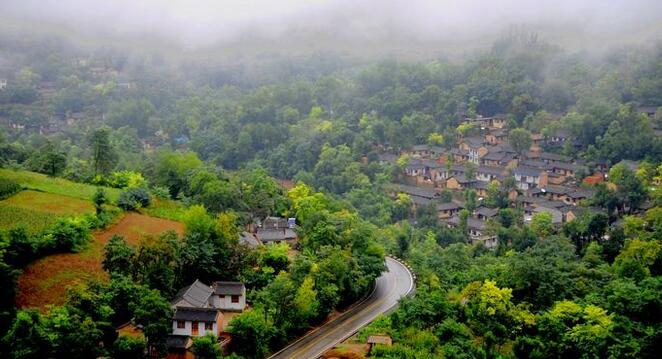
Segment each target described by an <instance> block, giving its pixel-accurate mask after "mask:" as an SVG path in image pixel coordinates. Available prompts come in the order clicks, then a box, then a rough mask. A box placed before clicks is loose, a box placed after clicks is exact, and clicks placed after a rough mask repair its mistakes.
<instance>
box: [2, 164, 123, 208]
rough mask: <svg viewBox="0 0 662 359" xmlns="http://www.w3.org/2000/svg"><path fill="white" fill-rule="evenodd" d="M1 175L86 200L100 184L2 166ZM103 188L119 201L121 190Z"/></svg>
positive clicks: (44, 190)
mask: <svg viewBox="0 0 662 359" xmlns="http://www.w3.org/2000/svg"><path fill="white" fill-rule="evenodd" d="M0 177H2V178H7V179H10V180H12V181H14V182H16V183H18V184H20V185H21V186H23V187H25V188H27V189H35V190H38V191H42V192H48V193H56V194H61V195H64V196H69V197H76V198H80V199H83V200H86V201H89V200H91V199H92V196H93V195H94V192H96V190H97V188H98V186H94V185H90V184H85V183H76V182H71V181H69V180H66V179H64V178H56V177H49V176H47V175H45V174H41V173H36V172H30V171H20V170H11V169H6V168H0ZM103 189H104V190H105V191H106V194H107V195H108V198H109V199H110V200H111V201H112V202H115V201H117V198H119V195H120V192H121V190H119V189H117V188H109V187H103Z"/></svg>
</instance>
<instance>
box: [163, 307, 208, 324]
mask: <svg viewBox="0 0 662 359" xmlns="http://www.w3.org/2000/svg"><path fill="white" fill-rule="evenodd" d="M218 313H219V311H218V309H216V308H184V307H177V308H176V309H175V315H174V316H173V318H172V319H174V320H188V321H192V322H215V321H216V317H217V316H218Z"/></svg>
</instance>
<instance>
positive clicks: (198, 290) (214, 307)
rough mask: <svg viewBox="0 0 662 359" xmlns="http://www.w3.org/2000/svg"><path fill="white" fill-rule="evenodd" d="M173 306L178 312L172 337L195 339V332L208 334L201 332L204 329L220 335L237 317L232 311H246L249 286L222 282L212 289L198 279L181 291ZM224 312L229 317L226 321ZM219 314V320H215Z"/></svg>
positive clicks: (214, 285)
mask: <svg viewBox="0 0 662 359" xmlns="http://www.w3.org/2000/svg"><path fill="white" fill-rule="evenodd" d="M170 305H171V307H172V308H173V309H174V310H175V317H174V318H173V324H172V334H173V335H189V336H190V335H193V336H196V334H192V333H204V332H205V330H203V329H201V327H202V326H205V327H207V330H213V331H214V333H215V334H216V335H218V333H221V332H223V331H224V330H225V329H227V327H228V325H229V321H230V320H231V319H232V316H233V315H234V314H233V313H230V312H234V313H241V312H243V311H244V309H246V286H244V283H241V282H223V281H219V282H214V283H213V285H211V286H209V285H207V284H204V283H202V282H200V281H199V280H196V281H195V282H193V283H192V284H191V285H189V286H186V287H184V288H182V289H181V290H180V291H179V292H178V293H177V295H176V296H175V298H174V299H173V300H172V301H171V302H170ZM224 312H225V313H226V314H227V320H226V316H224V315H223V313H224ZM205 313H206V314H205ZM216 313H218V314H219V315H220V317H218V318H216V317H215V315H216ZM212 316H214V318H212ZM186 318H198V319H200V318H205V320H197V321H196V320H194V319H191V320H187V319H186ZM212 319H213V320H212ZM212 322H214V323H216V324H213V323H212ZM205 323H206V324H205ZM202 335H204V334H202Z"/></svg>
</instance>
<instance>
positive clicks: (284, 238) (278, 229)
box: [255, 217, 298, 245]
mask: <svg viewBox="0 0 662 359" xmlns="http://www.w3.org/2000/svg"><path fill="white" fill-rule="evenodd" d="M295 228H296V219H295V218H282V217H267V218H265V219H264V220H263V221H262V223H260V224H259V225H258V226H257V229H256V231H255V237H256V238H257V239H258V240H259V241H260V242H262V243H264V244H267V243H281V242H285V243H288V244H290V245H293V244H295V243H296V241H297V238H298V237H297V233H296V231H295Z"/></svg>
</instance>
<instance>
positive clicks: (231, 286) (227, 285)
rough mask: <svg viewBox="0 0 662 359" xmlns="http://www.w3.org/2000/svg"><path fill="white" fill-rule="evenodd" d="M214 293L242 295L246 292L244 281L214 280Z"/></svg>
mask: <svg viewBox="0 0 662 359" xmlns="http://www.w3.org/2000/svg"><path fill="white" fill-rule="evenodd" d="M212 286H213V288H214V294H220V295H241V294H243V292H244V288H245V287H244V283H242V282H223V281H219V282H214V284H213V285H212Z"/></svg>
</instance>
